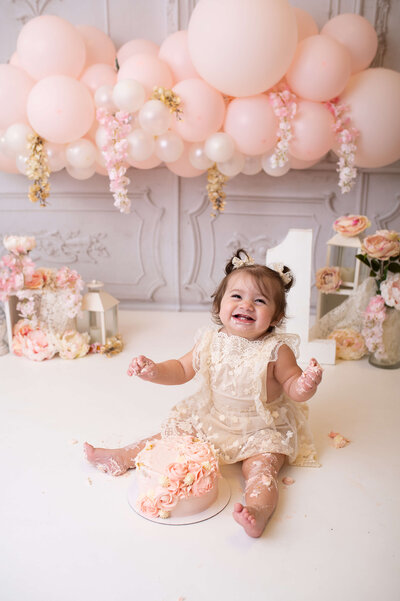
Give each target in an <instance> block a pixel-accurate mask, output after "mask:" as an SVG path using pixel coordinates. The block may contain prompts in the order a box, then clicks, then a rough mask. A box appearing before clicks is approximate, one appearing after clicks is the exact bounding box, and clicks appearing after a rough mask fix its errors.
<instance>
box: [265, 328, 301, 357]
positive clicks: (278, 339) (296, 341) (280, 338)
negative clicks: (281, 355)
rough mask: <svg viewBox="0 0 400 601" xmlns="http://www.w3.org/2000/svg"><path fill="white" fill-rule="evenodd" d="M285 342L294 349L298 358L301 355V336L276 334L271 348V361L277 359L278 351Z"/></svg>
mask: <svg viewBox="0 0 400 601" xmlns="http://www.w3.org/2000/svg"><path fill="white" fill-rule="evenodd" d="M283 344H286V346H288V347H289V348H290V349H291V350H292V351H293V354H294V356H295V357H296V359H297V358H298V356H299V346H300V337H299V336H298V335H297V334H285V333H284V334H275V335H274V338H273V347H272V349H271V357H270V361H276V360H277V358H278V351H279V349H280V348H281V346H282V345H283Z"/></svg>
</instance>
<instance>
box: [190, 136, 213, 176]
mask: <svg viewBox="0 0 400 601" xmlns="http://www.w3.org/2000/svg"><path fill="white" fill-rule="evenodd" d="M189 161H190V163H191V164H192V165H193V167H195V168H196V169H201V170H203V169H209V168H210V167H212V165H213V164H214V161H212V160H211V159H209V158H208V156H207V155H206V153H205V151H204V144H203V143H202V142H195V143H194V144H192V145H191V146H190V148H189Z"/></svg>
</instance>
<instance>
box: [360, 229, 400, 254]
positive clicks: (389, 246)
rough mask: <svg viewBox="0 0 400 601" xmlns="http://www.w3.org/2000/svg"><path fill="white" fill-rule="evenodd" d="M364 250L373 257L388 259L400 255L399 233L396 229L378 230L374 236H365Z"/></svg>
mask: <svg viewBox="0 0 400 601" xmlns="http://www.w3.org/2000/svg"><path fill="white" fill-rule="evenodd" d="M361 249H362V251H363V252H364V253H365V254H367V255H368V256H369V257H371V258H372V259H380V260H381V261H386V260H387V259H390V257H397V256H398V255H400V241H399V234H398V233H397V232H395V231H394V230H378V231H377V232H376V233H375V234H373V235H372V236H367V237H366V238H364V240H363V243H362V246H361Z"/></svg>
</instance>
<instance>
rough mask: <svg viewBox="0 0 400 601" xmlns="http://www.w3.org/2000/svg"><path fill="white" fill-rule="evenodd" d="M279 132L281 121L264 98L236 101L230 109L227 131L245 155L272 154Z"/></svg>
mask: <svg viewBox="0 0 400 601" xmlns="http://www.w3.org/2000/svg"><path fill="white" fill-rule="evenodd" d="M278 128H279V123H278V119H277V118H276V116H275V114H274V111H273V109H272V107H271V105H270V102H269V100H268V98H267V96H265V95H264V94H259V95H257V96H249V97H248V98H234V99H233V100H232V101H231V102H230V103H229V105H228V107H227V110H226V117H225V124H224V130H225V132H226V133H227V134H229V135H230V136H232V138H233V139H234V140H235V143H236V148H237V149H238V150H239V151H240V152H243V153H244V154H247V155H257V154H264V153H265V152H267V151H268V150H271V149H272V148H273V146H274V145H275V142H276V139H277V136H276V134H277V132H278Z"/></svg>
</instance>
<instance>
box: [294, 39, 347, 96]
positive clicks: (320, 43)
mask: <svg viewBox="0 0 400 601" xmlns="http://www.w3.org/2000/svg"><path fill="white" fill-rule="evenodd" d="M350 68H351V64H350V54H349V52H348V50H347V48H345V47H344V46H343V45H342V44H340V43H339V42H337V41H336V40H334V39H333V38H330V37H328V36H327V35H313V36H311V37H309V38H306V39H305V40H303V41H302V42H300V44H299V45H298V47H297V50H296V54H295V56H294V59H293V62H292V64H291V65H290V68H289V70H288V72H287V73H286V80H287V82H288V84H289V86H290V88H291V89H292V90H293V92H294V93H295V94H297V95H298V96H301V97H302V98H306V99H307V100H314V101H316V102H321V101H323V100H330V99H331V98H335V97H336V96H338V95H339V94H340V92H342V91H343V89H344V87H345V85H346V83H347V81H348V79H349V77H350Z"/></svg>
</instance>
